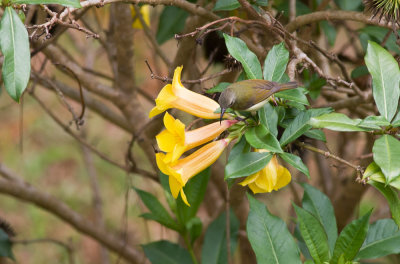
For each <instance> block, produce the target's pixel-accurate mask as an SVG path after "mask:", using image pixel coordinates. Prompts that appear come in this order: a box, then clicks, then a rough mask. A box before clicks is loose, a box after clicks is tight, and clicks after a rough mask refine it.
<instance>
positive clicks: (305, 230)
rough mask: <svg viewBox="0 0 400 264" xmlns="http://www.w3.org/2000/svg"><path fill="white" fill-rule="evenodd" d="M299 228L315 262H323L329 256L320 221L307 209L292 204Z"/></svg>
mask: <svg viewBox="0 0 400 264" xmlns="http://www.w3.org/2000/svg"><path fill="white" fill-rule="evenodd" d="M293 207H294V210H295V211H296V215H297V221H298V224H299V229H300V232H301V236H302V237H303V239H304V242H305V243H306V245H307V248H308V251H309V252H310V255H311V257H312V258H313V260H314V262H315V263H316V264H323V263H325V262H327V261H329V259H330V258H331V254H330V251H329V245H328V238H327V235H326V233H325V230H324V228H323V226H322V224H321V222H320V221H319V220H318V219H317V218H316V217H315V216H314V215H312V214H311V213H309V212H308V211H306V210H304V209H302V208H300V207H298V206H296V205H295V204H293Z"/></svg>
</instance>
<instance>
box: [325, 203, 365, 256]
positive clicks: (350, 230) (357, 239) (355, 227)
mask: <svg viewBox="0 0 400 264" xmlns="http://www.w3.org/2000/svg"><path fill="white" fill-rule="evenodd" d="M370 215H371V211H369V212H368V213H367V214H365V215H364V216H363V217H361V218H359V219H357V220H354V221H352V222H351V223H350V224H348V225H347V226H345V227H344V228H343V230H342V232H341V233H340V235H339V237H338V239H337V241H336V244H335V249H334V250H333V256H332V259H331V261H330V263H332V264H336V263H338V261H339V258H340V257H341V256H342V255H343V258H344V260H345V261H351V260H353V259H354V257H355V256H356V255H357V253H358V250H359V249H360V248H361V246H362V244H363V242H364V240H365V237H366V235H367V232H368V226H369V224H368V221H369V217H370Z"/></svg>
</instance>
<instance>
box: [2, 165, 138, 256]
mask: <svg viewBox="0 0 400 264" xmlns="http://www.w3.org/2000/svg"><path fill="white" fill-rule="evenodd" d="M0 173H1V174H3V173H4V171H0ZM0 193H3V194H6V195H10V196H13V197H15V198H18V199H20V200H22V201H25V202H28V203H32V204H35V205H37V206H38V207H40V208H42V209H44V210H45V211H47V212H49V213H50V214H52V215H55V216H57V217H58V218H60V219H61V220H63V221H64V222H66V223H68V224H70V225H71V226H72V227H74V228H75V229H76V230H78V231H79V232H81V233H83V234H85V235H87V236H90V237H91V238H93V239H95V240H96V241H98V242H99V243H101V244H102V245H104V246H105V247H107V248H108V249H110V250H111V251H113V252H116V253H118V254H120V255H121V256H122V257H123V258H125V259H126V260H128V261H129V262H131V263H142V261H143V258H144V256H143V254H142V253H141V252H139V251H138V250H136V249H135V248H133V247H131V246H129V245H124V244H123V241H121V240H120V239H118V238H117V237H116V236H114V235H112V234H110V233H109V232H108V231H106V230H105V229H103V228H100V227H99V226H97V225H94V224H93V223H92V222H89V221H88V220H86V219H85V218H83V217H82V215H80V214H78V213H77V212H75V211H74V210H72V209H71V208H70V207H68V205H66V204H65V203H63V202H62V201H60V200H58V199H57V198H56V197H54V196H52V195H50V194H49V193H46V192H44V191H39V190H38V189H36V188H35V187H33V186H32V185H28V184H26V183H18V182H14V181H8V180H5V179H0Z"/></svg>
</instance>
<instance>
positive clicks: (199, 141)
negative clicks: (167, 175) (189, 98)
mask: <svg viewBox="0 0 400 264" xmlns="http://www.w3.org/2000/svg"><path fill="white" fill-rule="evenodd" d="M235 123H237V120H224V121H222V122H221V123H220V122H215V123H212V124H209V125H206V126H203V127H201V128H197V129H194V130H191V131H187V132H185V125H184V124H183V123H182V122H181V121H180V120H178V119H175V118H174V117H173V116H171V115H170V114H169V113H168V112H166V113H165V115H164V125H165V128H166V129H165V130H163V131H162V132H161V133H160V134H158V135H157V136H156V140H157V144H158V147H159V148H160V150H162V151H164V152H167V154H166V155H165V159H164V162H166V163H170V162H174V161H177V160H178V159H179V158H180V157H181V155H182V154H183V153H184V152H185V151H187V150H190V149H192V148H195V147H198V146H200V145H203V144H204V143H207V142H208V141H210V140H213V139H214V138H216V137H218V136H219V135H220V134H221V133H222V132H224V131H225V130H226V129H228V128H229V127H230V126H231V125H233V124H235Z"/></svg>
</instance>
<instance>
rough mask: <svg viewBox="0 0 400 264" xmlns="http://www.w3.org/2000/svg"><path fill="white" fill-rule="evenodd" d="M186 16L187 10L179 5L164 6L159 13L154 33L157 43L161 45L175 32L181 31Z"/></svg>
mask: <svg viewBox="0 0 400 264" xmlns="http://www.w3.org/2000/svg"><path fill="white" fill-rule="evenodd" d="M188 16H189V14H188V12H186V11H185V10H183V9H181V8H179V7H176V6H166V7H164V9H163V11H162V13H161V15H160V21H159V22H158V29H157V34H156V40H157V43H158V44H160V45H161V44H163V43H164V42H166V41H167V40H169V39H170V38H172V37H174V36H175V34H177V33H179V32H182V30H183V28H184V27H185V20H186V18H187V17H188Z"/></svg>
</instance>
